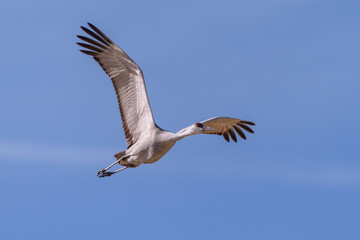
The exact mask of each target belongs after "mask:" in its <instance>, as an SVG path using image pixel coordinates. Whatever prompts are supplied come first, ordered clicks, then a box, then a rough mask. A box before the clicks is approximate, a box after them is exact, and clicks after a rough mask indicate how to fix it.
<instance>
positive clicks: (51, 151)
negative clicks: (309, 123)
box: [0, 140, 360, 186]
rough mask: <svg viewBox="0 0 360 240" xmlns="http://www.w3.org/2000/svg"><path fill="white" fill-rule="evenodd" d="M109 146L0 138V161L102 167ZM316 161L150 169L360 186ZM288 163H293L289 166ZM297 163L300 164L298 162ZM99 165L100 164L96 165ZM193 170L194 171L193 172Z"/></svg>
mask: <svg viewBox="0 0 360 240" xmlns="http://www.w3.org/2000/svg"><path fill="white" fill-rule="evenodd" d="M113 152H114V151H113V149H94V148H84V147H74V146H64V145H53V144H42V143H32V142H17V141H7V140H0V161H17V162H19V161H21V162H46V163H47V164H55V163H56V164H76V165H84V166H91V165H93V166H94V165H97V166H98V165H99V163H103V165H104V166H105V165H106V164H107V163H110V162H111V161H112V160H113V159H109V157H110V158H111V155H110V154H112V153H113ZM316 162H317V161H315V160H313V161H300V160H299V161H296V160H292V161H289V160H288V158H287V159H286V161H277V162H276V163H275V164H274V162H272V163H264V162H259V161H258V160H256V159H253V160H251V161H246V162H244V161H239V162H237V164H236V166H232V167H231V168H230V167H229V166H228V165H226V164H225V165H218V166H216V167H214V164H198V165H197V164H193V165H192V166H191V167H189V166H186V165H184V164H181V165H180V164H178V163H176V164H172V165H169V164H167V165H166V166H167V167H166V170H164V167H162V168H152V171H156V173H157V174H160V173H161V172H163V173H164V171H165V172H166V174H169V172H171V173H172V174H175V175H176V174H184V171H185V172H187V173H189V172H193V173H194V174H196V175H199V174H201V175H209V176H218V177H219V178H233V177H236V178H239V179H246V180H247V181H272V182H281V183H283V184H300V185H322V186H360V167H359V166H347V165H334V164H326V165H325V166H323V165H321V164H319V163H318V164H316ZM290 163H297V164H296V165H291V164H290ZM299 163H300V164H299ZM100 165H101V164H100ZM195 172H196V173H195Z"/></svg>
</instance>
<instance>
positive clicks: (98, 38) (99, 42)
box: [77, 23, 146, 148]
mask: <svg viewBox="0 0 360 240" xmlns="http://www.w3.org/2000/svg"><path fill="white" fill-rule="evenodd" d="M88 25H89V27H90V28H91V30H90V29H88V28H86V27H83V26H81V29H82V30H83V31H84V32H85V33H87V34H88V35H89V36H90V37H92V38H93V39H91V38H89V37H85V36H81V35H77V37H78V38H79V39H81V40H82V41H84V42H85V43H83V42H77V44H78V45H79V46H81V47H84V48H85V49H86V50H83V49H81V50H80V51H81V52H82V53H85V54H87V55H90V56H92V57H93V58H94V59H95V61H97V62H98V63H99V64H100V66H101V67H102V68H103V70H104V71H105V72H106V73H107V75H108V76H109V77H110V79H111V80H112V83H113V86H114V88H115V91H116V95H117V100H118V104H119V109H120V114H121V119H122V123H123V124H122V125H123V129H124V134H125V138H126V141H127V144H128V148H130V147H131V146H132V145H133V144H134V139H133V137H132V134H131V131H130V129H129V127H128V125H127V124H128V123H127V121H126V118H125V115H124V111H123V109H122V105H121V99H120V96H119V93H118V92H117V88H116V83H115V80H114V79H113V76H111V72H108V71H107V70H109V69H106V68H105V66H104V65H103V64H102V63H101V61H100V55H101V54H102V53H104V52H106V51H117V52H118V54H120V55H121V58H122V59H123V61H122V64H124V65H125V67H126V71H128V72H129V73H134V68H136V69H137V70H139V71H140V73H141V77H142V78H143V75H142V71H141V69H140V67H139V66H138V65H137V64H136V63H135V62H134V61H133V60H132V59H131V58H130V57H129V56H128V55H127V54H126V53H125V52H124V51H123V50H122V49H121V48H120V47H118V46H117V45H116V44H115V43H114V42H113V41H112V40H111V39H110V38H109V37H107V36H106V35H105V34H104V33H103V32H102V31H101V30H99V29H98V28H97V27H95V26H94V25H93V24H91V23H88ZM145 91H146V90H145Z"/></svg>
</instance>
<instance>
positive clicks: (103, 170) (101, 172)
mask: <svg viewBox="0 0 360 240" xmlns="http://www.w3.org/2000/svg"><path fill="white" fill-rule="evenodd" d="M104 172H106V169H105V168H103V169H101V170H100V171H98V172H97V174H96V176H99V175H102V174H103V173H104Z"/></svg>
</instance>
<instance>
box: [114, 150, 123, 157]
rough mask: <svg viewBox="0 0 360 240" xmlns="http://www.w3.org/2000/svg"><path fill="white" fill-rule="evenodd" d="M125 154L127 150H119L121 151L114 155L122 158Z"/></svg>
mask: <svg viewBox="0 0 360 240" xmlns="http://www.w3.org/2000/svg"><path fill="white" fill-rule="evenodd" d="M124 154H125V151H122V152H119V153H117V154H115V155H114V157H115V158H116V159H120V158H121V157H122V156H124Z"/></svg>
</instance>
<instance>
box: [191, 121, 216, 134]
mask: <svg viewBox="0 0 360 240" xmlns="http://www.w3.org/2000/svg"><path fill="white" fill-rule="evenodd" d="M193 130H194V132H195V133H202V132H204V131H206V130H208V131H213V130H215V128H212V127H207V126H205V125H204V124H202V123H199V122H197V123H194V125H193Z"/></svg>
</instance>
